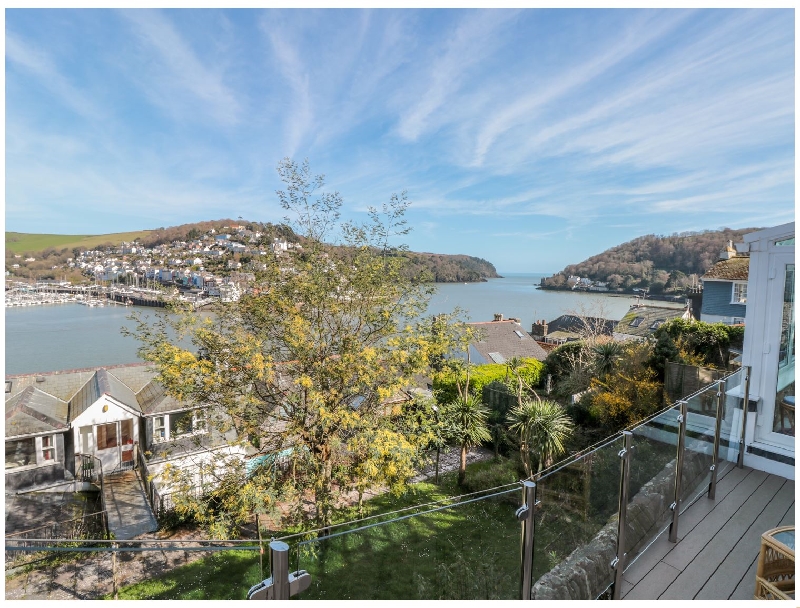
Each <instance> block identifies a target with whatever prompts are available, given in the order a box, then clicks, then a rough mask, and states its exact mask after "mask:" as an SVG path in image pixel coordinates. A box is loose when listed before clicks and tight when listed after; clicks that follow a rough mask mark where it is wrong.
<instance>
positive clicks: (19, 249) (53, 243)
mask: <svg viewBox="0 0 800 608" xmlns="http://www.w3.org/2000/svg"><path fill="white" fill-rule="evenodd" d="M151 232H152V231H151V230H139V231H137V232H117V233H114V234H26V233H21V232H6V250H7V251H13V252H14V253H27V252H38V251H44V250H45V249H47V248H49V247H54V248H57V249H63V248H64V247H68V248H72V247H83V248H85V249H93V248H94V247H96V246H98V245H102V244H105V243H111V244H112V245H118V244H120V243H122V242H123V241H133V240H134V239H136V238H144V237H146V236H147V235H148V234H150V233H151Z"/></svg>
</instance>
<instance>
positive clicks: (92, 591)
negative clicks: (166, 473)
mask: <svg viewBox="0 0 800 608" xmlns="http://www.w3.org/2000/svg"><path fill="white" fill-rule="evenodd" d="M492 456H493V454H492V452H491V451H490V450H487V449H485V448H473V449H471V450H470V451H469V452H468V453H467V464H472V463H473V462H478V461H481V460H488V459H490V458H492ZM459 457H460V452H459V450H458V449H457V448H451V449H449V450H447V451H442V453H441V454H440V456H439V473H440V474H442V473H444V472H447V471H454V470H457V469H458V465H459ZM433 477H434V465H431V466H429V467H427V468H425V469H423V470H422V471H420V474H419V475H417V476H416V477H414V478H413V479H412V482H413V483H416V482H419V481H424V480H426V479H433ZM377 493H380V491H378V492H375V493H368V494H367V495H365V498H366V497H367V496H370V495H374V494H377ZM350 498H351V499H352V500H353V502H355V500H357V495H356V497H355V498H354V497H350ZM243 537H244V538H255V537H256V531H255V529H251V530H249V531H245V533H244V534H243ZM138 538H139V539H153V540H161V541H164V544H163V547H164V549H163V550H161V551H146V552H137V553H132V552H128V553H123V552H121V553H119V557H118V562H117V586H118V587H123V586H127V585H132V584H134V583H138V582H140V581H143V580H146V579H148V578H151V577H153V576H155V575H157V574H162V573H163V572H166V571H168V570H171V569H172V568H175V567H177V566H182V565H184V564H188V563H191V562H193V561H195V560H198V559H200V558H201V557H205V556H207V555H209V554H210V553H207V552H202V551H182V550H179V549H178V550H176V549H172V548H171V547H174V546H175V545H174V544H173V543H171V542H170V541H175V540H189V539H191V540H198V541H202V540H207V538H208V537H207V536H205V535H204V534H203V532H202V531H201V530H199V529H182V530H178V531H175V532H170V533H166V534H165V533H159V532H154V533H151V534H143V535H142V536H140V537H138ZM148 546H152V545H149V544H148ZM168 547H169V548H170V549H168ZM5 588H6V589H5V598H6V599H7V600H88V599H102V598H103V597H105V596H107V595H110V594H111V593H113V591H114V582H113V576H112V559H111V556H110V554H108V553H102V554H96V555H91V556H89V557H85V558H83V559H80V560H76V561H72V562H69V563H66V564H61V565H59V566H56V567H54V568H48V569H40V570H33V571H30V572H26V573H22V574H18V575H12V576H11V577H9V576H6V581H5ZM243 593H244V591H243Z"/></svg>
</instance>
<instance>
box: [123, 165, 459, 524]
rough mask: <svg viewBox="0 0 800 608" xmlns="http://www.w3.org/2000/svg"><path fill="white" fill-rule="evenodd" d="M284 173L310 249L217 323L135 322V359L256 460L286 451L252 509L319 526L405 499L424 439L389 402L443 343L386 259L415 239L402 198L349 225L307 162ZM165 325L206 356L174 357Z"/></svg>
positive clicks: (421, 303) (420, 297)
mask: <svg viewBox="0 0 800 608" xmlns="http://www.w3.org/2000/svg"><path fill="white" fill-rule="evenodd" d="M278 173H279V176H280V178H281V180H282V181H283V182H284V184H285V190H283V191H278V193H277V194H278V199H279V201H280V204H281V206H282V208H283V209H284V210H285V211H286V212H287V215H288V216H289V217H287V218H286V219H287V222H290V223H291V224H292V227H293V228H295V229H296V231H297V233H298V234H300V235H301V238H303V239H304V240H303V247H302V249H300V250H295V251H294V252H293V254H292V256H291V257H290V258H289V261H286V259H285V258H284V257H280V258H279V257H277V256H276V257H273V258H271V259H269V260H268V261H267V268H266V270H263V271H259V272H258V273H257V274H256V280H255V282H254V283H253V284H252V285H251V286H250V288H249V289H248V290H247V291H246V292H245V293H244V295H242V297H241V298H240V299H239V300H238V301H237V302H232V303H227V304H220V307H219V309H218V311H217V313H218V314H217V315H216V316H215V317H214V319H213V320H210V319H206V320H201V319H200V317H199V316H198V315H196V314H194V313H193V312H191V311H184V312H183V314H182V315H181V317H180V319H179V320H177V321H171V320H169V319H167V318H163V319H162V320H161V321H160V322H159V323H160V325H158V326H157V327H155V326H150V325H148V324H147V323H146V322H144V321H141V320H140V323H139V328H138V332H137V333H138V337H139V339H140V340H141V341H142V347H141V349H140V353H141V355H142V356H143V358H144V359H145V360H147V361H150V362H152V363H154V364H155V366H156V368H157V369H158V372H159V374H158V379H159V380H160V381H161V382H162V383H163V384H164V385H165V387H166V388H167V390H168V391H169V392H170V394H172V395H173V396H176V397H178V398H181V399H184V400H188V401H191V402H194V403H198V404H203V403H211V404H214V405H215V406H216V410H217V411H220V412H221V414H220V415H219V416H218V417H216V418H215V420H214V421H215V422H216V423H217V424H219V425H220V426H224V425H225V424H228V425H231V426H233V427H235V429H236V430H237V432H238V436H239V437H240V438H243V439H246V440H247V441H248V442H249V443H250V444H251V445H252V446H253V447H255V449H256V450H258V451H259V452H260V453H262V454H274V453H278V452H281V451H285V450H290V451H291V454H292V460H293V467H294V469H295V471H296V474H295V475H293V476H292V477H291V478H290V479H288V480H287V479H279V480H278V481H277V482H274V483H273V482H272V481H270V479H271V478H270V477H269V476H267V477H266V478H265V479H261V480H260V481H259V484H260V485H259V487H258V490H259V492H260V494H259V496H262V497H263V500H264V504H261V505H258V504H256V506H257V507H258V508H267V507H268V506H270V505H271V504H274V501H276V500H284V501H286V500H290V501H292V502H293V504H294V505H295V507H296V509H297V513H298V516H306V513H305V511H303V510H302V503H303V500H308V501H310V502H311V503H312V504H313V505H314V509H313V511H312V516H313V518H314V519H315V523H316V524H317V525H318V526H323V527H324V526H327V525H328V524H329V523H330V521H331V514H332V510H333V508H334V505H335V504H336V502H337V499H338V497H339V496H340V495H341V494H342V493H344V492H347V491H349V490H353V489H363V488H364V487H365V485H366V486H368V485H369V484H373V483H374V484H377V483H386V482H388V483H391V484H392V485H393V487H394V488H395V489H398V488H401V487H402V486H403V484H404V483H405V481H406V480H407V479H408V478H409V477H410V474H411V471H412V470H413V467H412V466H409V463H413V462H416V461H417V460H418V458H419V456H420V453H421V451H422V449H423V448H424V447H427V445H428V444H429V443H430V437H429V436H427V434H426V433H425V432H424V429H422V428H421V426H420V425H408V424H399V423H398V420H401V419H403V410H404V409H405V408H406V407H409V404H410V403H411V402H410V401H403V400H396V399H392V400H391V404H389V403H388V402H389V400H390V398H393V397H396V396H398V395H402V389H403V388H404V387H407V386H409V385H410V384H411V378H412V376H413V375H414V374H416V373H420V372H425V371H426V370H427V367H428V362H429V360H430V358H431V357H433V356H435V355H436V354H438V351H437V349H440V348H444V346H443V345H444V344H445V342H446V340H443V339H442V338H441V337H439V338H435V337H434V336H432V331H431V328H432V326H433V324H432V322H431V320H430V319H426V318H424V312H425V310H426V306H427V301H428V296H429V295H430V293H431V292H432V290H431V288H429V287H428V286H427V285H426V284H424V283H422V282H421V281H419V280H415V279H411V278H408V277H406V276H405V275H404V273H403V266H402V265H403V258H402V257H401V256H394V255H388V254H389V252H390V251H392V250H404V247H403V246H394V241H395V240H396V239H397V238H398V237H402V236H403V235H405V234H407V232H408V228H407V227H406V225H405V220H404V218H403V215H404V212H405V210H406V208H407V206H408V204H409V203H408V201H407V198H406V195H405V193H403V194H401V195H399V196H398V195H393V196H392V197H391V199H390V201H389V203H387V204H384V205H383V207H382V209H381V210H377V209H374V208H370V209H369V214H368V215H369V220H368V221H367V222H365V223H355V222H350V221H348V222H343V221H341V220H340V210H341V207H342V198H341V196H340V195H339V193H338V192H333V193H330V192H321V188H322V186H323V185H324V177H323V176H315V175H313V174H312V173H311V170H310V167H309V165H308V162H307V161H306V162H304V163H302V164H297V163H295V162H294V161H292V160H290V159H284V160H283V161H281V162H280V163H279V165H278ZM331 241H332V242H331ZM334 244H335V245H337V246H335V247H334V246H333V245H334ZM168 325H170V326H172V328H173V329H174V330H175V331H176V332H177V333H176V335H178V336H179V337H180V336H182V335H185V334H187V333H188V334H189V335H190V336H191V339H192V342H193V344H194V346H195V348H197V349H200V348H202V349H203V350H204V351H205V352H206V353H207V355H206V356H205V357H203V358H202V359H201V358H198V357H197V356H195V355H194V354H193V353H192V352H190V351H188V350H185V349H183V348H181V347H180V346H176V345H175V344H174V343H173V342H171V341H170V339H169V333H168V332H167V331H166V329H167V326H168ZM437 329H438V331H439V332H440V333H444V334H446V333H447V328H443V327H441V326H438V328H437ZM240 477H241V475H240ZM220 491H224V490H220ZM228 491H229V492H232V493H235V492H236V487H235V484H231V485H230V486H228ZM256 502H257V501H256Z"/></svg>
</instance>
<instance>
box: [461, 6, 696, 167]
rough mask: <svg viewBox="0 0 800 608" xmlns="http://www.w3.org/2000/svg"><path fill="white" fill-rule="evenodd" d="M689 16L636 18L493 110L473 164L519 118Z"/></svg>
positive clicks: (588, 79)
mask: <svg viewBox="0 0 800 608" xmlns="http://www.w3.org/2000/svg"><path fill="white" fill-rule="evenodd" d="M687 15H688V13H682V12H681V13H675V14H668V15H659V17H658V18H655V17H649V18H645V19H643V20H639V19H637V20H636V22H634V23H633V24H631V25H630V26H629V27H628V28H627V30H626V31H625V32H624V33H623V34H622V36H621V37H620V38H619V40H618V41H616V42H615V43H614V44H613V45H612V46H611V47H609V48H608V49H605V50H603V51H602V52H600V53H592V56H591V57H590V58H589V59H587V60H585V61H584V62H583V63H580V64H578V65H576V66H574V67H573V68H572V69H571V70H569V71H568V72H566V73H564V74H561V75H559V77H558V78H557V79H556V80H554V81H551V82H549V83H546V84H545V86H544V87H543V88H542V89H541V90H536V91H535V92H532V93H530V94H528V95H524V96H522V97H521V98H519V99H517V100H515V101H513V102H512V103H510V104H508V105H506V106H505V107H503V108H502V109H501V110H500V111H498V112H496V113H494V115H492V116H491V117H490V118H489V119H488V120H487V122H486V124H485V125H484V126H483V128H482V129H481V130H480V133H479V134H478V136H477V140H476V144H475V152H474V160H473V163H472V164H473V166H480V165H481V164H482V163H483V161H484V158H485V157H486V154H487V152H488V151H489V149H490V148H491V146H492V145H493V144H494V142H495V141H496V140H497V139H498V138H499V137H501V136H502V135H503V134H504V133H506V132H507V131H509V130H510V129H512V128H513V127H514V126H515V125H516V124H518V123H519V121H520V120H524V121H526V122H527V121H529V120H530V117H531V115H532V114H533V113H535V112H536V111H537V110H539V109H540V108H542V107H543V106H545V105H547V104H549V103H552V102H554V101H556V100H558V99H559V98H561V97H563V96H564V95H565V94H567V93H569V92H572V91H574V90H575V89H578V88H580V87H584V86H586V85H587V84H588V83H590V82H592V81H593V80H596V79H598V78H599V77H600V76H602V75H603V74H604V73H605V72H607V71H608V70H610V69H611V68H613V67H614V66H616V65H618V64H619V63H621V62H623V61H625V60H626V59H629V58H630V57H631V56H632V55H634V54H635V53H637V52H639V51H641V50H642V48H643V47H645V46H647V45H648V44H651V43H652V42H654V41H656V40H658V39H660V38H661V37H663V36H664V35H666V34H668V33H669V32H670V31H672V30H673V29H674V28H675V27H677V26H678V25H679V24H680V23H681V22H682V21H684V20H685V19H686V17H687Z"/></svg>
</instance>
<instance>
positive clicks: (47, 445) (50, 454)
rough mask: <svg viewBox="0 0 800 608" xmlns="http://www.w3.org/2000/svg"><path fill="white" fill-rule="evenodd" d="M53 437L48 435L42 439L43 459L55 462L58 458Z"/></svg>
mask: <svg viewBox="0 0 800 608" xmlns="http://www.w3.org/2000/svg"><path fill="white" fill-rule="evenodd" d="M54 445H55V444H54V442H53V436H52V435H46V436H44V437H42V458H44V459H45V460H53V459H55V457H56V450H55V447H54Z"/></svg>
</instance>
